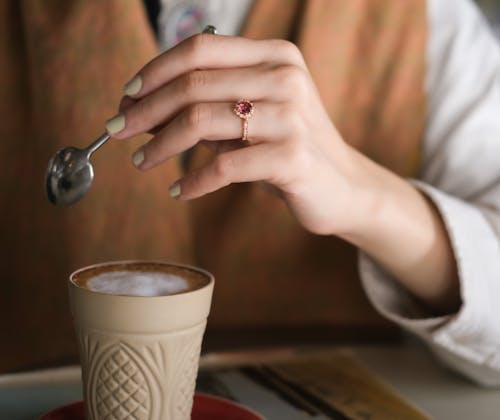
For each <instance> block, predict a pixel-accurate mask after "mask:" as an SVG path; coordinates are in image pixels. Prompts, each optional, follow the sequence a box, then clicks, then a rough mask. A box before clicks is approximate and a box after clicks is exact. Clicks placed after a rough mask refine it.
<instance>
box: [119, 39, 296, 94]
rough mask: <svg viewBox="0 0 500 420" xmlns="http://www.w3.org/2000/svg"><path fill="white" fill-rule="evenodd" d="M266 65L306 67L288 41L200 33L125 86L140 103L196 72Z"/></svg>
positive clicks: (158, 60)
mask: <svg viewBox="0 0 500 420" xmlns="http://www.w3.org/2000/svg"><path fill="white" fill-rule="evenodd" d="M265 62H279V63H283V64H295V65H300V66H304V61H303V59H302V55H301V53H300V51H299V49H298V48H297V47H296V46H295V45H294V44H292V43H291V42H289V41H285V40H281V39H275V40H253V39H248V38H242V37H234V36H221V35H212V34H206V33H201V34H197V35H194V36H192V37H190V38H188V39H186V40H185V41H183V42H181V43H179V44H177V45H176V46H175V47H173V48H172V49H170V50H168V51H165V52H164V53H163V54H160V55H159V56H157V57H156V58H154V59H153V60H151V61H150V62H149V63H147V64H146V65H145V66H144V67H143V68H142V69H141V70H140V71H139V72H138V73H137V75H136V76H135V77H134V78H133V79H132V80H130V81H129V82H128V83H127V84H126V85H125V93H126V94H127V95H128V96H131V97H133V98H136V99H138V98H142V97H143V96H146V95H148V94H149V93H151V92H152V91H154V90H156V89H157V88H159V87H160V86H162V85H164V84H165V83H168V82H169V81H171V80H173V79H175V78H177V77H179V76H180V75H182V74H184V73H187V72H190V71H193V70H196V69H207V68H211V69H217V68H229V67H248V66H254V65H258V64H261V63H265Z"/></svg>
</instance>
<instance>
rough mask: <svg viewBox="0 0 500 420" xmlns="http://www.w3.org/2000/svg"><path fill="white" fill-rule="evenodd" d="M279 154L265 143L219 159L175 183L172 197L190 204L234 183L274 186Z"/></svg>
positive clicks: (224, 155)
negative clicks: (257, 183)
mask: <svg viewBox="0 0 500 420" xmlns="http://www.w3.org/2000/svg"><path fill="white" fill-rule="evenodd" d="M279 150H280V148H279V147H278V145H277V144H276V143H262V144H258V145H255V146H250V147H246V148H243V149H238V150H235V151H232V152H227V153H223V154H220V155H217V156H216V157H215V159H214V160H213V161H212V162H211V163H210V164H208V165H207V166H205V167H203V168H201V169H199V170H197V171H195V172H193V173H191V174H189V175H187V176H185V177H184V178H182V179H180V180H179V181H177V182H176V183H174V184H173V185H172V186H171V187H170V190H169V191H170V195H171V196H172V197H174V198H179V199H181V200H190V199H193V198H198V197H201V196H202V195H205V194H208V193H211V192H213V191H216V190H218V189H220V188H223V187H225V186H227V185H229V184H231V183H237V182H252V181H261V180H262V181H269V182H272V180H273V177H274V173H276V172H277V170H278V164H279V161H280V160H279Z"/></svg>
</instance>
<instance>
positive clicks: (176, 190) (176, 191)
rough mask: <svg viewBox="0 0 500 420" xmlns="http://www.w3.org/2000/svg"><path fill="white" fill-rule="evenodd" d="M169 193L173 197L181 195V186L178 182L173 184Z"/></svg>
mask: <svg viewBox="0 0 500 420" xmlns="http://www.w3.org/2000/svg"><path fill="white" fill-rule="evenodd" d="M168 193H169V194H170V197H172V198H177V197H179V196H180V195H181V186H180V184H179V183H178V182H176V183H175V184H172V185H171V186H170V188H169V189H168Z"/></svg>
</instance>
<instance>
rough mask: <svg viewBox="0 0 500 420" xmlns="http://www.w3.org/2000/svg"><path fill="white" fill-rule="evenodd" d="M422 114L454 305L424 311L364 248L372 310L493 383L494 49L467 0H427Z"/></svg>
mask: <svg viewBox="0 0 500 420" xmlns="http://www.w3.org/2000/svg"><path fill="white" fill-rule="evenodd" d="M427 5H428V19H429V40H428V47H427V48H428V50H427V60H428V70H427V71H428V73H427V80H426V89H427V95H428V116H427V122H426V135H425V139H424V150H423V155H424V159H423V165H422V170H421V174H420V177H419V178H420V179H419V180H415V181H411V182H413V183H414V185H415V186H416V187H417V188H419V189H420V190H421V191H422V192H423V193H424V194H426V195H427V196H428V197H429V198H430V199H431V200H432V201H433V202H434V204H435V206H436V208H437V209H438V211H439V212H440V214H441V217H442V219H443V221H444V224H445V227H446V229H447V232H448V234H449V237H450V240H451V244H452V247H453V251H454V255H455V259H456V262H457V268H458V274H459V280H460V288H461V297H462V302H463V303H462V306H461V308H460V310H459V312H458V313H456V314H453V315H449V316H445V317H438V318H436V317H432V315H431V314H429V313H428V312H426V310H425V308H424V307H423V306H422V305H419V304H418V302H417V301H416V299H414V298H413V297H412V296H411V295H410V294H409V293H407V292H406V291H405V290H404V289H403V288H402V287H401V286H399V285H398V283H397V282H396V281H394V280H393V279H391V277H390V276H389V275H388V274H387V273H385V272H384V271H383V270H382V269H381V268H380V267H379V266H377V265H376V264H375V263H374V262H373V261H372V260H370V259H369V258H368V257H367V256H366V255H363V254H361V255H360V273H361V278H362V283H363V286H364V288H365V291H366V293H367V295H368V297H369V298H370V300H371V302H372V303H373V305H374V306H375V307H376V308H377V309H378V311H379V312H380V313H381V314H383V315H384V316H386V317H387V318H389V319H391V320H393V321H394V322H396V323H398V324H399V325H401V326H402V327H403V328H405V329H408V330H410V331H412V332H413V333H415V334H417V335H419V336H420V337H421V338H422V339H424V340H425V341H426V342H427V343H428V344H429V346H430V347H431V348H432V350H434V351H435V352H436V354H437V355H438V356H439V357H440V358H441V359H442V360H443V361H444V362H445V363H447V364H448V365H449V366H451V367H452V368H453V369H455V370H457V371H459V372H461V373H463V374H464V375H466V376H468V377H469V378H471V379H473V380H475V381H476V382H478V383H480V384H483V385H500V48H499V44H498V43H497V40H496V39H495V38H494V36H493V34H492V32H491V31H490V29H489V27H488V25H487V23H486V22H485V20H484V18H483V16H482V15H481V14H480V12H479V10H478V9H477V8H476V6H475V5H474V4H473V3H472V2H471V1H470V0H428V1H427Z"/></svg>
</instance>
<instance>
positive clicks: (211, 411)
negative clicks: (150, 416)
mask: <svg viewBox="0 0 500 420" xmlns="http://www.w3.org/2000/svg"><path fill="white" fill-rule="evenodd" d="M224 419H231V420H264V417H261V416H259V415H258V414H257V413H255V412H253V411H251V410H249V409H248V408H246V407H243V406H242V405H240V404H236V403H234V402H232V401H228V400H225V399H223V398H219V397H214V396H212V395H207V394H200V393H196V395H195V396H194V402H193V412H192V413H191V420H224ZM40 420H85V413H84V407H83V401H78V402H75V403H72V404H68V405H65V406H63V407H59V408H57V409H56V410H54V411H51V412H50V413H47V414H45V415H43V416H42V417H40Z"/></svg>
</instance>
